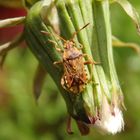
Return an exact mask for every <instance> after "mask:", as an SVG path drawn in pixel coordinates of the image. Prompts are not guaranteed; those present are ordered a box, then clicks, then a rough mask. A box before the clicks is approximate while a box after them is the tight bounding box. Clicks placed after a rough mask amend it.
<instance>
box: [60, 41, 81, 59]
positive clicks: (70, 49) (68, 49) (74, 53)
mask: <svg viewBox="0 0 140 140" xmlns="http://www.w3.org/2000/svg"><path fill="white" fill-rule="evenodd" d="M64 46H65V47H64V53H63V59H64V60H73V59H76V58H78V57H80V56H81V55H82V53H81V51H79V50H78V49H77V48H76V46H75V43H74V42H72V41H69V40H68V41H67V42H66V43H65V44H64Z"/></svg>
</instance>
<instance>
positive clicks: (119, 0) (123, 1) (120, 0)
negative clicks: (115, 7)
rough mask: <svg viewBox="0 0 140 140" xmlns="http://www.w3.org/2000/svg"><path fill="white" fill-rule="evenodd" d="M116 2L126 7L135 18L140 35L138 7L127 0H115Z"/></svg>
mask: <svg viewBox="0 0 140 140" xmlns="http://www.w3.org/2000/svg"><path fill="white" fill-rule="evenodd" d="M114 2H117V3H118V4H119V5H120V6H121V7H122V8H123V9H124V11H125V12H126V14H127V15H128V16H129V17H130V18H131V19H132V20H133V22H134V23H135V24H136V28H137V30H138V33H139V35H140V17H139V14H138V12H137V11H136V9H135V8H134V7H133V6H132V4H131V3H130V2H129V1H127V0H114Z"/></svg>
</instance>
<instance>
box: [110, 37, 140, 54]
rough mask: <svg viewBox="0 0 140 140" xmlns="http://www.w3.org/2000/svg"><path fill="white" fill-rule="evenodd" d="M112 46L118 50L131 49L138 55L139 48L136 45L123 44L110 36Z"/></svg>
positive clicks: (130, 43) (131, 43) (139, 52)
mask: <svg viewBox="0 0 140 140" xmlns="http://www.w3.org/2000/svg"><path fill="white" fill-rule="evenodd" d="M112 45H113V46H114V47H119V48H124V47H126V48H131V49H133V50H134V51H135V52H136V53H138V54H140V46H139V45H138V44H136V43H133V42H124V41H121V40H119V39H118V38H116V37H115V36H112Z"/></svg>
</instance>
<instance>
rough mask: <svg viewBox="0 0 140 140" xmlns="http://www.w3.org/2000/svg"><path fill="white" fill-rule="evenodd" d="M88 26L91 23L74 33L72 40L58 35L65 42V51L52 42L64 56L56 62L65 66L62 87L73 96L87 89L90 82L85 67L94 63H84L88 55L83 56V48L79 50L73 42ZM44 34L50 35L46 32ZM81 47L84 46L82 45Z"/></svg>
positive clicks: (88, 61)
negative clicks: (86, 86)
mask: <svg viewBox="0 0 140 140" xmlns="http://www.w3.org/2000/svg"><path fill="white" fill-rule="evenodd" d="M88 25H89V23H88V24H86V25H85V26H84V27H82V28H81V29H79V30H78V31H76V32H74V33H73V35H72V38H71V39H70V40H65V39H64V38H62V37H60V36H59V35H57V34H56V35H57V37H58V38H59V39H60V40H62V41H63V42H64V44H63V46H64V49H63V50H62V49H60V48H58V47H57V44H56V42H54V41H52V40H50V42H52V43H54V44H55V45H54V47H55V48H56V50H57V51H59V52H60V53H61V54H62V61H56V62H54V64H63V66H64V74H63V76H62V78H61V85H62V87H63V88H64V89H65V90H67V91H69V92H70V93H73V94H78V93H81V92H82V91H83V90H84V89H85V85H86V84H87V83H88V81H89V78H88V76H87V71H86V69H85V65H86V64H93V61H91V60H87V61H84V57H88V55H87V54H83V53H82V51H81V49H82V47H81V48H77V47H76V43H75V42H74V40H73V39H74V37H75V35H76V34H77V33H78V32H79V31H81V30H82V29H84V28H85V27H86V26H88ZM43 33H45V34H48V33H47V32H44V31H43ZM79 45H80V46H82V44H80V43H79Z"/></svg>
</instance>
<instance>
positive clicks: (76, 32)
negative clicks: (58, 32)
mask: <svg viewBox="0 0 140 140" xmlns="http://www.w3.org/2000/svg"><path fill="white" fill-rule="evenodd" d="M89 24H90V23H87V24H86V25H84V26H83V27H82V28H80V29H79V30H77V31H75V32H74V33H73V35H72V38H71V39H70V40H73V38H74V37H75V35H77V34H78V33H79V32H80V31H81V30H83V29H84V28H86V27H87V26H88V25H89Z"/></svg>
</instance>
